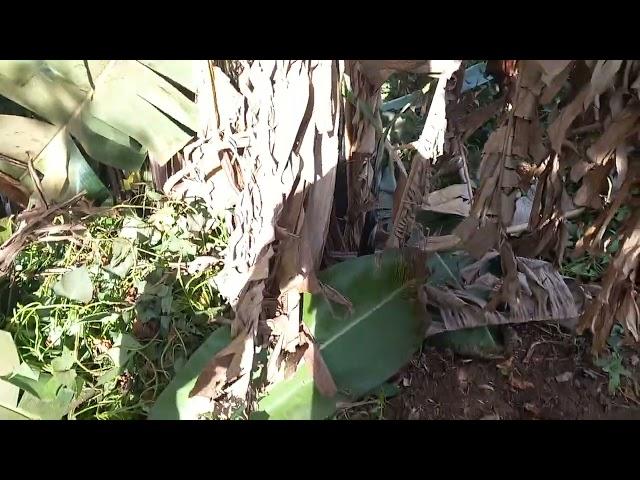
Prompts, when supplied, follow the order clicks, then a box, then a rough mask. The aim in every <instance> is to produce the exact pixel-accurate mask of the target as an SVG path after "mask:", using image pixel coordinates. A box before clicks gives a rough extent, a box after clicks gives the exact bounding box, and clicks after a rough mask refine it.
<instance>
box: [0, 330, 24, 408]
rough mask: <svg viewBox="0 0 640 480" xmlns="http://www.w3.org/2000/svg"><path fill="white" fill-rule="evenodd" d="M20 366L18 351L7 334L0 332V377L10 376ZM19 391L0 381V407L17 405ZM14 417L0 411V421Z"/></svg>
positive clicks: (11, 385)
mask: <svg viewBox="0 0 640 480" xmlns="http://www.w3.org/2000/svg"><path fill="white" fill-rule="evenodd" d="M19 364H20V358H19V357H18V350H17V348H16V344H15V343H14V341H13V337H12V336H11V334H10V333H9V332H5V331H4V330H0V376H3V375H8V374H10V373H11V372H12V371H13V369H14V368H15V367H17V366H18V365H19ZM19 393H20V389H19V388H18V387H16V386H15V385H13V384H11V383H9V382H6V381H5V380H2V379H0V405H6V406H7V407H8V408H13V407H15V406H16V405H17V404H18V394H19ZM13 417H14V415H13V414H12V413H11V412H7V410H6V409H5V410H0V420H10V419H12V418H13Z"/></svg>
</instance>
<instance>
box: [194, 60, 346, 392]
mask: <svg viewBox="0 0 640 480" xmlns="http://www.w3.org/2000/svg"><path fill="white" fill-rule="evenodd" d="M221 67H222V68H221ZM202 73H203V76H202V78H204V80H203V82H202V85H201V88H200V90H199V92H198V102H199V103H201V104H202V106H203V108H201V111H202V112H208V111H209V112H210V113H211V114H210V115H209V116H208V117H206V116H205V117H206V118H205V117H203V118H202V119H201V128H200V132H199V136H200V139H199V140H198V141H197V142H196V146H195V147H194V148H190V149H186V150H185V153H186V155H185V159H186V161H187V162H191V164H192V165H193V166H194V167H195V168H192V170H193V172H192V174H191V177H192V178H194V177H201V178H205V177H206V178H208V179H209V180H207V181H209V182H215V180H212V179H216V178H217V179H218V180H220V179H222V180H223V181H222V182H219V183H218V184H217V185H212V189H213V190H214V191H215V190H216V188H217V189H218V191H222V192H225V191H228V192H230V193H232V194H235V209H234V212H233V218H232V231H231V235H230V240H229V247H228V249H227V251H226V256H225V267H224V269H223V271H222V272H221V273H220V275H219V276H218V277H217V278H216V284H217V286H218V288H219V290H220V292H221V293H222V294H223V295H224V296H225V297H226V298H227V299H228V300H229V302H230V303H231V305H232V307H233V309H234V311H235V318H234V320H233V324H232V336H233V337H234V340H233V341H232V343H231V344H230V345H229V346H228V347H227V348H225V349H223V350H222V351H221V352H219V353H218V355H216V356H215V357H214V358H213V359H212V360H211V362H210V363H209V365H208V366H207V367H206V368H205V369H204V371H203V373H202V375H201V376H200V378H199V379H198V382H197V383H196V386H195V388H194V390H193V392H192V394H193V395H199V396H204V397H208V398H216V397H217V396H219V395H220V394H221V393H222V392H223V391H226V392H227V393H229V394H230V395H231V396H233V397H236V398H239V399H241V400H245V399H246V397H247V392H248V391H249V381H250V373H251V370H252V368H253V366H254V352H255V347H256V345H257V344H260V345H263V346H267V347H268V348H270V349H271V357H272V358H273V357H275V358H278V357H279V356H280V355H284V353H285V352H287V351H288V352H294V351H295V350H296V347H297V346H298V342H299V339H300V308H299V299H300V292H302V291H307V290H309V288H311V287H310V285H311V286H313V285H315V284H316V283H317V282H316V281H315V276H314V272H315V270H316V269H317V268H318V266H319V263H320V259H321V257H322V252H323V249H324V242H325V238H326V232H327V229H328V225H329V216H330V213H331V209H332V205H333V191H334V185H335V175H336V165H337V161H338V150H339V148H338V147H339V145H338V128H339V125H340V115H341V108H340V104H339V97H340V90H339V87H340V83H341V78H342V74H343V62H342V61H307V60H304V61H302V60H286V61H281V60H278V61H265V60H255V61H239V62H223V63H222V62H210V63H209V65H207V67H206V68H203V69H202ZM207 104H208V105H213V106H214V108H213V109H209V110H207V108H206V105H207ZM198 171H200V172H198ZM183 183H184V182H183ZM225 189H226V190H225ZM226 197H228V195H227V196H226ZM216 198H219V197H218V196H217V195H216ZM221 200H222V198H221ZM275 317H277V319H278V322H279V325H281V326H282V327H283V328H280V329H278V330H277V331H276V329H272V328H270V326H269V325H273V321H272V319H274V318H275ZM273 338H276V342H275V346H274V345H271V344H270V342H269V340H270V339H273ZM274 363H275V362H274ZM270 370H271V371H269V372H268V373H269V375H270V376H271V377H273V376H274V375H275V376H277V375H278V372H277V371H276V372H273V371H272V370H273V368H271V369H270ZM280 373H282V372H280ZM225 387H228V388H226V390H225Z"/></svg>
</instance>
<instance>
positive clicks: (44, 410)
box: [18, 387, 74, 420]
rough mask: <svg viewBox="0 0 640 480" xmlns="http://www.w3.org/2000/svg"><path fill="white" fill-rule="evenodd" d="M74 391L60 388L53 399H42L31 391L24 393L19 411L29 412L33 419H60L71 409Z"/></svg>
mask: <svg viewBox="0 0 640 480" xmlns="http://www.w3.org/2000/svg"><path fill="white" fill-rule="evenodd" d="M73 397H74V392H73V390H70V389H68V388H66V387H62V388H60V389H59V390H58V393H57V394H56V397H55V398H54V399H53V400H48V401H46V400H41V399H39V398H38V397H35V396H34V395H31V394H30V393H29V392H25V393H24V394H22V398H21V399H20V404H19V405H18V408H19V411H22V412H25V413H27V414H28V415H29V416H30V417H31V418H32V419H37V420H60V419H61V418H62V417H63V416H64V415H66V414H67V412H68V411H69V407H70V405H71V402H72V401H73Z"/></svg>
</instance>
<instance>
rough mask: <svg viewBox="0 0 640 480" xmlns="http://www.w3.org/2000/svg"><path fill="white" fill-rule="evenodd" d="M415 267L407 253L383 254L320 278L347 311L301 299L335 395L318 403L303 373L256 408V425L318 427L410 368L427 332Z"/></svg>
mask: <svg viewBox="0 0 640 480" xmlns="http://www.w3.org/2000/svg"><path fill="white" fill-rule="evenodd" d="M420 263H421V260H420V257H419V256H418V257H413V256H411V253H410V252H409V251H400V250H388V251H385V252H383V253H382V254H379V255H378V254H376V255H369V256H365V257H359V258H356V259H354V260H350V261H346V262H343V263H340V264H338V265H335V266H333V267H332V268H330V269H328V270H326V271H324V272H322V273H321V274H320V275H319V278H320V280H321V281H322V282H325V283H326V284H328V285H330V286H332V287H333V288H335V289H336V290H338V291H339V292H340V293H341V294H343V295H344V296H346V297H347V298H348V299H349V300H350V301H351V303H352V304H353V311H352V312H351V313H348V312H346V311H344V310H343V309H342V308H340V307H337V306H336V305H331V304H329V301H328V300H327V299H326V298H325V297H324V296H319V295H305V297H304V322H305V323H306V324H307V326H308V327H309V329H310V331H311V333H312V334H313V336H314V337H315V339H316V342H317V345H318V348H319V350H320V353H321V354H322V357H323V358H324V361H325V363H326V364H327V367H328V369H329V371H330V372H331V374H332V376H333V379H334V381H335V383H336V385H337V387H338V392H339V394H338V395H336V397H334V398H327V397H324V396H322V395H321V394H320V393H319V392H318V390H317V389H316V387H315V385H314V384H313V378H312V373H311V369H310V368H309V366H308V365H305V366H303V367H302V368H300V369H299V370H298V371H297V372H296V373H295V375H294V376H293V377H291V378H290V379H288V380H285V381H283V382H280V383H279V384H277V385H275V386H274V387H273V389H272V390H271V391H270V392H269V393H268V395H267V396H266V397H264V398H263V399H262V400H260V402H259V405H258V407H259V408H258V409H259V412H258V415H257V416H256V418H260V417H261V418H270V419H324V418H326V417H328V416H329V415H331V413H333V411H334V410H335V409H336V403H337V402H338V401H341V400H344V399H354V398H357V397H359V396H361V395H364V394H365V393H367V392H369V391H371V390H372V389H374V388H375V387H377V386H379V385H381V384H382V383H383V382H385V381H386V380H387V379H388V378H389V377H391V376H392V375H393V374H394V373H396V372H397V371H398V370H399V369H400V368H401V367H402V366H403V365H404V364H405V363H406V362H408V361H409V359H410V358H411V356H412V355H413V354H414V353H415V351H416V350H417V349H418V348H419V346H420V345H421V343H422V339H423V338H424V333H425V329H426V326H427V322H426V318H425V315H424V310H423V309H422V307H421V306H420V304H419V302H418V300H417V292H416V285H417V284H418V281H419V274H418V272H420V271H421V269H422V268H423V267H424V265H421V264H420Z"/></svg>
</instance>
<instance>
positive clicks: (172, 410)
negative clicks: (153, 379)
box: [148, 327, 231, 420]
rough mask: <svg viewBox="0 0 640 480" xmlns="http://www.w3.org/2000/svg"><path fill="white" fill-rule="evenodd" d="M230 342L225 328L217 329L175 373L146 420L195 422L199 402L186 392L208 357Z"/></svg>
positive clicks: (229, 333)
mask: <svg viewBox="0 0 640 480" xmlns="http://www.w3.org/2000/svg"><path fill="white" fill-rule="evenodd" d="M230 341H231V331H230V329H229V327H221V328H218V329H217V330H216V331H215V332H213V333H212V334H211V335H209V338H207V340H205V342H204V343H203V344H202V345H201V346H200V347H199V348H198V349H197V350H196V351H195V352H194V353H193V355H191V357H190V358H189V360H188V361H187V363H186V364H185V365H184V366H183V367H182V369H180V371H178V373H177V374H176V376H175V377H174V378H173V380H172V381H171V382H170V383H169V385H167V387H166V388H165V389H164V390H163V392H162V393H161V394H160V396H159V397H158V399H157V400H156V403H155V404H154V405H153V408H152V409H151V411H150V412H149V416H148V418H149V420H195V419H197V418H198V415H199V414H200V413H203V412H202V411H201V409H200V405H201V404H200V398H198V397H192V398H189V392H191V390H192V389H193V387H194V385H195V384H196V380H197V379H198V377H199V376H200V373H201V372H202V369H203V368H204V367H205V366H206V365H207V363H209V360H211V357H213V356H214V355H215V354H216V353H218V352H219V351H220V350H222V349H223V348H224V347H226V346H227V345H228V344H229V342H230Z"/></svg>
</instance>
